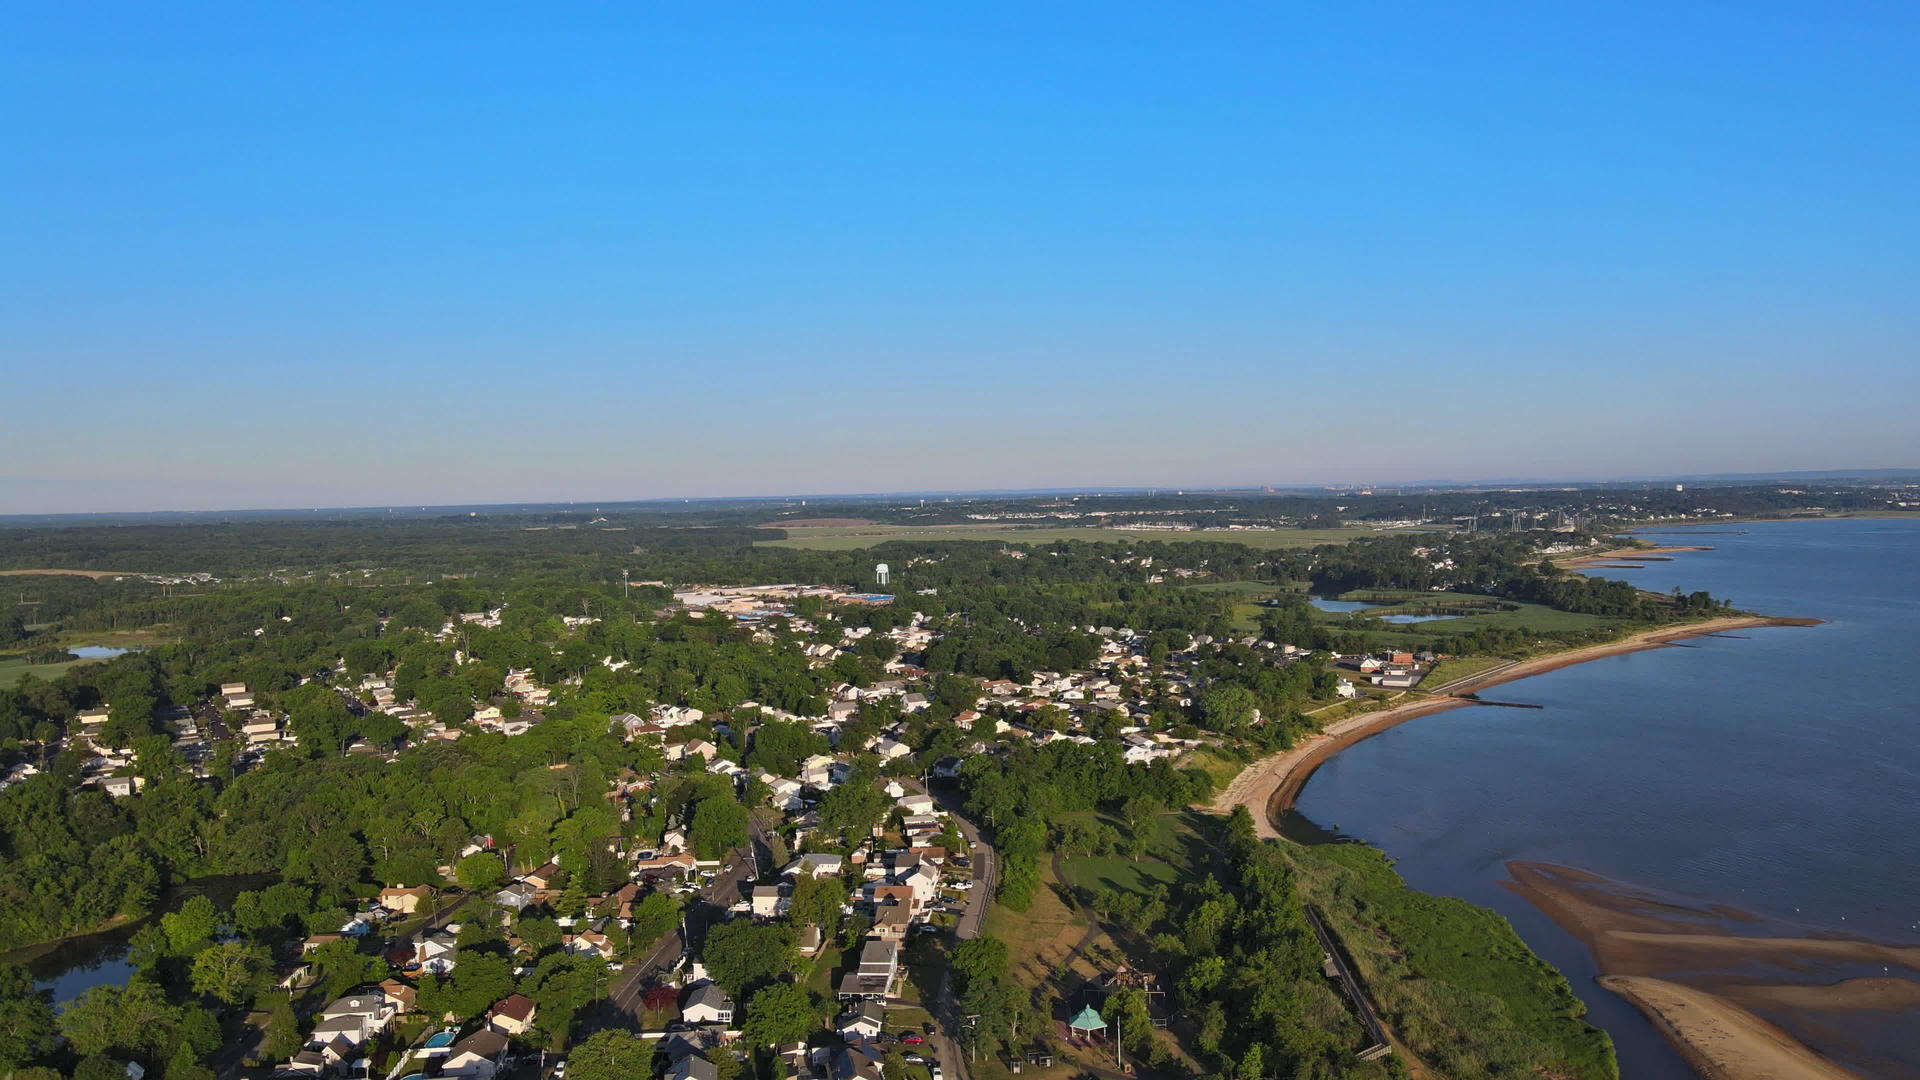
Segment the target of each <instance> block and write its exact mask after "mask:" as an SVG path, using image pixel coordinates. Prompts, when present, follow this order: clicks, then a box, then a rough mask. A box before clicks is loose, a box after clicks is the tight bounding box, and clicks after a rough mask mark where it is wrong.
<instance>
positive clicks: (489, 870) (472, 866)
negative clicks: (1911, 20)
mask: <svg viewBox="0 0 1920 1080" xmlns="http://www.w3.org/2000/svg"><path fill="white" fill-rule="evenodd" d="M453 879H454V880H455V881H457V882H459V883H460V887H461V888H463V889H465V890H467V891H468V892H471V893H479V894H481V895H482V896H485V895H488V894H491V893H493V892H495V891H497V890H498V889H499V888H500V884H501V883H502V882H504V881H506V880H507V865H506V863H504V862H502V861H500V856H498V855H496V854H494V853H493V852H491V851H476V852H474V853H473V854H471V855H469V856H467V857H466V858H464V859H461V860H460V861H459V862H458V863H456V864H454V867H453Z"/></svg>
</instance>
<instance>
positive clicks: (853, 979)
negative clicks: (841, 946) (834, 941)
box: [836, 938, 900, 1001]
mask: <svg viewBox="0 0 1920 1080" xmlns="http://www.w3.org/2000/svg"><path fill="white" fill-rule="evenodd" d="M899 972H900V945H899V943H898V942H893V941H883V940H881V939H880V938H868V939H867V940H866V943H865V944H863V945H861V946H860V962H859V965H858V966H857V967H855V968H854V970H852V971H849V972H847V974H846V975H845V976H843V977H842V978H841V980H840V987H839V990H838V991H837V995H836V996H838V997H839V998H840V999H841V1000H842V1001H850V1000H854V999H867V1000H872V1001H885V1000H886V999H887V997H888V995H890V994H891V993H892V992H893V981H894V977H895V976H896V975H898V974H899Z"/></svg>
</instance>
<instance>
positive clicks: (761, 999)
mask: <svg viewBox="0 0 1920 1080" xmlns="http://www.w3.org/2000/svg"><path fill="white" fill-rule="evenodd" d="M749 1005H750V1007H749V1008H748V1009H747V1021H746V1023H745V1025H743V1027H742V1029H741V1031H742V1034H743V1035H744V1036H745V1038H746V1040H747V1042H748V1043H749V1044H750V1045H753V1046H778V1045H779V1044H781V1043H790V1042H799V1041H800V1040H802V1039H805V1038H806V1037H807V1036H808V1035H809V1034H811V1033H812V1032H813V1031H815V1030H816V1029H818V1028H819V1027H820V1023H821V1019H822V1016H823V1015H824V1014H823V1010H822V1008H821V1005H820V1002H819V1001H817V1000H815V998H814V996H813V992H812V991H810V990H808V989H807V988H806V987H804V986H799V985H796V984H794V983H776V984H774V985H772V986H769V987H767V988H766V989H764V990H761V991H760V992H759V993H757V994H755V995H753V1000H752V1001H751V1002H750V1003H749Z"/></svg>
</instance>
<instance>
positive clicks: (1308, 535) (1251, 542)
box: [757, 525, 1381, 551]
mask: <svg viewBox="0 0 1920 1080" xmlns="http://www.w3.org/2000/svg"><path fill="white" fill-rule="evenodd" d="M784 531H785V532H786V534H787V535H786V537H785V538H783V539H770V540H761V541H759V542H758V545H757V546H760V547H788V548H812V549H814V550H817V551H852V550H854V549H857V548H867V547H872V546H874V545H875V544H884V543H886V542H887V541H889V540H981V541H987V542H999V543H1008V544H1050V543H1053V542H1055V541H1058V540H1084V541H1090V542H1098V543H1109V544H1110V543H1120V542H1127V541H1157V542H1160V543H1167V544H1179V543H1194V542H1197V541H1204V542H1208V543H1224V544H1245V545H1246V546H1247V547H1251V548H1258V549H1260V550H1263V551H1277V550H1283V549H1287V548H1304V547H1314V546H1317V545H1319V544H1344V543H1346V542H1347V541H1349V540H1354V539H1357V538H1359V537H1362V536H1378V535H1380V534H1381V530H1378V529H1364V528H1353V529H1349V528H1339V529H1273V530H1269V531H1245V530H1228V529H1195V530H1193V531H1191V532H1159V531H1141V530H1136V529H1104V528H1100V527H1097V526H1061V527H1058V528H1038V529H1025V528H1018V527H1016V526H1013V525H858V526H819V527H809V528H788V529H785V530H784Z"/></svg>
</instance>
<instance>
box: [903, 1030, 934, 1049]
mask: <svg viewBox="0 0 1920 1080" xmlns="http://www.w3.org/2000/svg"><path fill="white" fill-rule="evenodd" d="M900 1041H901V1042H903V1043H906V1044H907V1045H908V1046H918V1045H919V1044H921V1043H923V1042H926V1041H927V1040H925V1039H923V1038H921V1037H920V1036H918V1035H915V1034H914V1033H913V1032H911V1031H909V1032H907V1033H906V1034H904V1035H902V1036H900Z"/></svg>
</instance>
